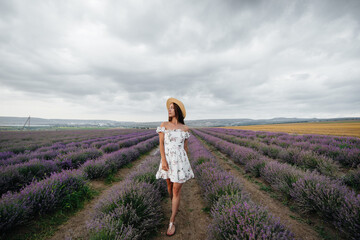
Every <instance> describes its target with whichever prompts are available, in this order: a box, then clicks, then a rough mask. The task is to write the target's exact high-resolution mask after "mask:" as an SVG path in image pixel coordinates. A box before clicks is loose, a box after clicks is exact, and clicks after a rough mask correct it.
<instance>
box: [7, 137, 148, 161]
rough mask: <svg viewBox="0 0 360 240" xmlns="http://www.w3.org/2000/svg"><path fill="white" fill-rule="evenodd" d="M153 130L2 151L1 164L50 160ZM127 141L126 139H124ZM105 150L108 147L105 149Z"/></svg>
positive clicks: (98, 147)
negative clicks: (29, 148) (34, 148)
mask: <svg viewBox="0 0 360 240" xmlns="http://www.w3.org/2000/svg"><path fill="white" fill-rule="evenodd" d="M151 133H152V131H144V132H135V133H130V134H125V135H117V136H108V137H101V138H95V139H88V138H87V139H85V140H83V141H78V142H70V143H67V144H65V143H59V142H57V143H54V144H51V145H49V146H43V147H39V148H37V149H36V150H33V151H31V150H27V151H25V152H23V153H18V154H15V153H14V152H0V165H9V164H16V163H20V162H26V161H29V160H30V159H33V158H38V159H45V160H50V159H54V157H56V156H57V155H58V154H59V153H61V154H64V153H67V152H71V151H74V150H76V149H78V148H80V147H81V148H91V147H92V148H97V149H100V148H102V147H104V146H106V145H107V144H110V143H116V142H119V141H120V140H126V139H129V138H136V137H138V136H142V135H146V134H151ZM124 143H126V141H124ZM104 150H105V151H106V150H107V149H104Z"/></svg>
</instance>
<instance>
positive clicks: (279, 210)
mask: <svg viewBox="0 0 360 240" xmlns="http://www.w3.org/2000/svg"><path fill="white" fill-rule="evenodd" d="M199 139H200V138H199ZM200 141H201V142H202V143H205V142H204V141H203V140H202V139H200ZM204 146H205V147H206V148H207V149H208V150H209V151H210V152H212V153H213V154H214V156H215V157H216V158H217V159H218V160H219V163H220V165H221V166H222V167H223V168H224V169H225V170H226V171H229V172H231V173H232V174H233V175H234V176H237V177H238V178H240V179H241V180H242V182H243V184H244V190H245V191H246V192H248V193H249V194H250V198H251V200H252V201H253V202H255V203H256V204H258V205H260V206H266V207H267V209H268V210H269V211H270V212H271V213H272V214H273V215H274V216H276V217H279V218H280V221H281V223H283V224H284V225H285V226H287V227H289V229H290V230H291V231H292V232H293V233H294V234H295V237H296V238H297V239H321V238H320V237H319V236H318V233H317V232H316V231H314V230H313V228H312V227H310V226H309V225H308V224H305V223H300V222H299V221H297V220H295V219H294V218H297V219H301V216H300V215H299V214H297V213H295V212H292V211H290V209H289V208H288V207H286V206H284V205H283V204H282V203H281V202H279V201H278V200H276V199H273V198H272V197H270V196H269V195H268V194H267V193H266V192H264V191H262V190H260V187H259V186H258V185H256V184H255V183H252V182H251V181H249V180H247V179H246V177H245V176H244V173H242V172H240V171H238V170H236V168H241V167H240V166H239V165H237V164H235V163H234V162H232V160H231V159H229V158H227V156H226V155H224V154H223V153H221V152H220V151H218V150H216V149H215V148H214V147H212V146H209V145H208V144H207V143H205V144H204ZM256 180H257V181H260V180H258V179H256ZM290 216H293V217H290Z"/></svg>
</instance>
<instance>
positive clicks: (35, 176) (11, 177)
mask: <svg viewBox="0 0 360 240" xmlns="http://www.w3.org/2000/svg"><path fill="white" fill-rule="evenodd" d="M133 135H134V134H130V136H128V135H126V136H127V138H125V137H126V136H123V137H122V140H121V141H119V142H118V143H112V145H116V146H117V148H115V147H113V148H112V150H113V151H114V152H115V151H116V150H117V151H119V149H120V147H122V148H124V147H130V146H133V145H136V144H138V143H140V142H141V141H144V140H147V139H150V138H154V136H156V133H147V134H146V135H144V133H143V136H141V135H139V134H136V135H139V136H135V137H134V136H133ZM107 145H108V144H106V145H105V146H107ZM81 146H82V144H81V143H79V145H78V147H74V146H71V147H69V148H65V149H63V150H64V152H59V151H54V152H55V153H56V154H57V155H56V154H55V159H54V160H44V159H31V160H30V161H28V162H25V163H18V164H14V165H8V166H1V167H0V196H1V195H2V194H4V193H6V192H8V191H18V190H20V189H21V188H23V187H24V186H26V185H27V184H29V183H30V182H31V181H33V180H41V179H44V178H46V177H48V175H49V174H51V173H53V172H60V171H62V170H66V169H76V168H79V167H80V166H81V165H83V164H84V163H86V164H85V165H84V166H92V168H91V169H94V166H93V165H94V164H97V165H99V166H101V163H102V164H103V163H104V162H107V161H108V160H107V159H109V158H111V156H112V155H114V154H111V153H109V154H106V153H104V152H102V151H99V150H97V149H94V148H88V149H86V148H82V147H81ZM70 149H71V150H70ZM108 152H110V151H108ZM100 157H101V159H100V160H99V161H97V162H96V163H92V162H93V161H94V160H95V159H98V158H100ZM10 160H11V159H8V160H7V161H10ZM87 168H89V167H87ZM97 168H98V167H97ZM97 168H96V169H97ZM110 170H111V169H109V168H105V169H102V173H101V174H100V173H96V174H95V173H93V172H94V171H91V174H90V176H91V178H96V177H101V176H103V175H105V174H107V173H108V172H109V171H110Z"/></svg>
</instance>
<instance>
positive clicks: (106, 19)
mask: <svg viewBox="0 0 360 240" xmlns="http://www.w3.org/2000/svg"><path fill="white" fill-rule="evenodd" d="M359 16H360V1H355V0H354V1H285V0H283V1H237V0H233V1H215V0H213V1H40V0H39V1H31V2H26V1H1V2H0V30H1V32H0V95H1V96H0V100H1V102H2V103H1V105H0V115H6V116H10V115H11V116H23V115H24V112H25V110H26V111H27V112H29V114H30V113H31V114H32V115H35V116H38V117H45V118H56V117H58V118H59V117H61V118H74V117H76V118H91V119H113V120H136V121H141V120H143V121H155V120H156V121H159V120H161V119H164V118H165V119H166V109H165V101H166V99H167V98H168V97H176V98H179V99H181V100H182V101H183V102H184V104H185V105H186V108H187V113H188V116H189V117H188V119H204V118H255V119H257V118H271V117H342V116H359V115H360V114H359V113H360V112H359V109H360V95H359V94H358V93H359V92H360V79H359V78H360V70H358V69H359V67H358V66H360V61H359V56H360V29H359V26H360V25H359V22H360V19H359V18H360V17H359ZM52 106H54V107H55V108H56V109H57V110H56V111H55V110H53V108H52Z"/></svg>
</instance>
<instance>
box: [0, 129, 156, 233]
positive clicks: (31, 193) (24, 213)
mask: <svg viewBox="0 0 360 240" xmlns="http://www.w3.org/2000/svg"><path fill="white" fill-rule="evenodd" d="M158 143H159V138H158V136H155V137H153V138H150V139H148V140H146V141H143V142H140V143H138V144H137V145H135V146H132V147H129V148H124V149H121V150H119V151H116V152H114V153H111V154H109V155H108V156H107V158H106V159H104V158H101V159H99V160H96V161H87V162H86V163H85V164H84V165H82V167H81V168H79V169H70V170H63V171H62V172H60V173H52V174H51V175H50V176H49V177H48V178H46V179H44V180H41V181H34V182H32V183H31V184H29V185H28V186H26V187H25V188H23V189H22V190H21V191H20V192H18V193H10V192H9V193H7V194H4V195H3V196H2V198H1V199H0V231H1V232H4V231H5V230H9V229H12V228H13V227H15V226H17V225H21V224H24V223H26V222H28V221H30V220H31V219H33V218H35V217H36V216H38V215H42V214H45V213H51V212H53V211H56V210H57V209H61V208H68V207H72V206H74V204H75V203H78V202H81V201H82V199H83V198H85V197H86V196H87V195H88V192H89V186H88V180H89V179H92V178H94V177H99V176H105V175H107V174H109V173H113V172H115V171H116V170H118V169H119V168H121V167H122V166H124V165H125V164H128V163H129V162H131V161H134V160H135V159H137V158H138V157H139V156H140V155H141V154H144V153H146V152H148V151H150V150H151V149H153V148H154V147H155V146H157V145H158Z"/></svg>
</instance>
